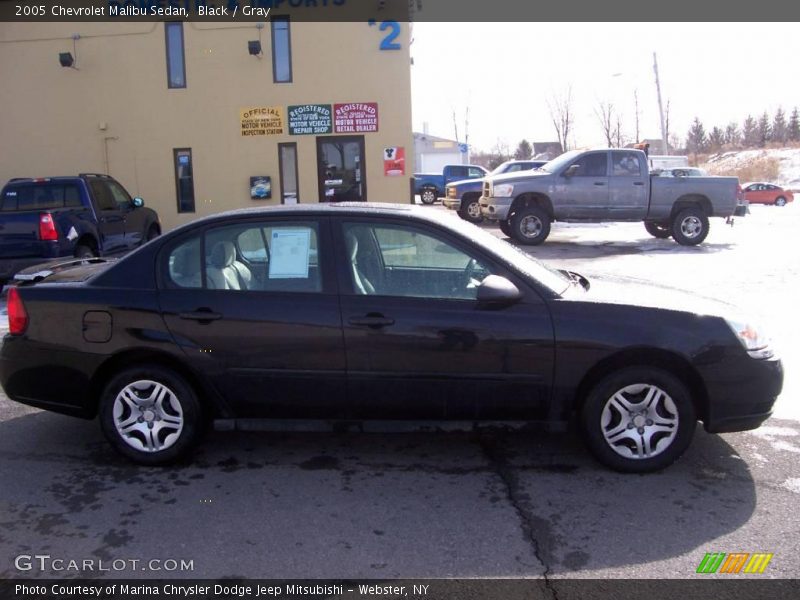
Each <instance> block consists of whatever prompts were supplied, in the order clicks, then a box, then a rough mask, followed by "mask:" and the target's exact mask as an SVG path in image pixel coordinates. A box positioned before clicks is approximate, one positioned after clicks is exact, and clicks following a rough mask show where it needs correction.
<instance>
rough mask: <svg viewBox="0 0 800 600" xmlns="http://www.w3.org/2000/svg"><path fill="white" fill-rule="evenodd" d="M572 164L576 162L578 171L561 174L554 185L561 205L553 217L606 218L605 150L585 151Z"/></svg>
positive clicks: (607, 196)
mask: <svg viewBox="0 0 800 600" xmlns="http://www.w3.org/2000/svg"><path fill="white" fill-rule="evenodd" d="M572 165H578V169H577V171H576V172H575V173H574V174H573V175H571V176H569V177H566V176H564V175H561V176H560V177H559V182H558V183H557V184H556V185H555V188H556V197H557V198H558V205H559V206H560V207H561V208H560V209H557V211H556V217H560V218H568V219H569V218H573V219H592V218H596V219H603V218H608V200H609V177H608V152H594V153H589V154H584V155H582V156H581V157H580V158H579V159H578V160H576V161H575V162H573V163H572ZM572 165H570V166H572ZM567 168H569V167H567Z"/></svg>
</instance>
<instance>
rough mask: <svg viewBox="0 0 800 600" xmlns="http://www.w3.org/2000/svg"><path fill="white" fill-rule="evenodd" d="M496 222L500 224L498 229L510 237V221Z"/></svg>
mask: <svg viewBox="0 0 800 600" xmlns="http://www.w3.org/2000/svg"><path fill="white" fill-rule="evenodd" d="M498 224H499V225H500V231H502V232H503V234H504V235H505V236H506V237H511V222H510V221H498Z"/></svg>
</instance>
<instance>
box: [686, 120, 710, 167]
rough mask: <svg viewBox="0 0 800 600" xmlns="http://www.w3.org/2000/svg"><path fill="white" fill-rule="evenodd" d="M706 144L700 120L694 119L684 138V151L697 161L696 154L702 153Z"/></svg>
mask: <svg viewBox="0 0 800 600" xmlns="http://www.w3.org/2000/svg"><path fill="white" fill-rule="evenodd" d="M707 144H708V139H707V138H706V130H705V128H704V127H703V124H702V123H701V122H700V119H699V118H697V117H695V118H694V122H693V123H692V127H691V128H690V129H689V134H688V135H687V136H686V149H687V150H688V151H689V152H692V153H694V157H695V160H697V154H698V152H703V151H704V150H705V149H706V146H707Z"/></svg>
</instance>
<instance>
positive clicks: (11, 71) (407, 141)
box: [0, 22, 414, 228]
mask: <svg viewBox="0 0 800 600" xmlns="http://www.w3.org/2000/svg"><path fill="white" fill-rule="evenodd" d="M401 27H402V33H401V35H400V37H399V38H398V39H397V41H399V42H400V43H401V45H402V49H401V50H397V51H380V50H379V49H378V46H379V43H380V40H381V39H382V38H383V37H384V36H385V33H381V32H379V31H378V30H377V28H376V27H369V26H368V25H367V24H366V23H305V22H292V24H291V40H292V69H293V82H292V83H288V84H275V83H273V81H272V57H271V40H270V28H269V25H267V27H265V28H264V29H263V30H262V46H263V50H264V56H263V58H261V59H258V58H256V57H253V56H250V55H249V54H248V52H247V41H248V40H252V39H257V37H258V31H257V30H256V28H255V26H254V25H250V24H241V23H240V24H234V25H231V24H229V23H184V39H185V51H186V80H187V87H186V88H185V89H168V87H167V74H166V65H165V62H166V59H165V42H164V24H163V23H146V22H145V23H2V24H0V73H1V74H2V85H0V180H2V182H4V181H6V180H7V179H9V178H11V177H23V176H33V177H35V176H52V175H69V174H76V173H78V172H105V171H106V165H105V156H104V145H107V147H108V169H107V170H108V172H109V173H110V174H111V175H112V176H114V177H116V178H117V179H118V180H119V181H120V182H122V184H123V185H125V186H126V187H127V188H128V190H129V191H130V192H131V193H132V194H134V195H139V196H142V197H143V198H144V199H145V202H146V203H147V205H148V206H152V207H154V208H156V209H157V210H158V211H159V214H160V216H161V220H162V223H163V224H164V225H165V227H166V228H171V227H174V226H176V225H178V224H180V223H183V222H186V221H188V220H191V219H192V218H195V217H198V216H202V215H206V214H209V213H213V212H218V211H221V210H227V209H230V208H238V207H246V206H257V205H264V204H270V203H272V204H275V203H278V202H280V200H279V196H280V184H279V170H278V153H277V149H278V143H279V142H296V143H297V149H298V169H299V187H300V201H301V202H317V200H318V187H317V169H316V161H317V156H316V143H315V137H316V136H313V135H304V136H299V135H295V136H290V135H288V128H287V130H286V133H285V134H284V135H273V136H263V137H242V136H241V134H240V120H239V111H240V109H241V108H245V107H250V106H281V107H283V109H284V112H285V108H286V106H288V105H290V104H306V103H318V104H331V105H332V104H335V103H340V102H377V103H378V106H379V130H378V132H375V133H365V134H363V135H364V138H365V157H364V160H365V162H366V181H367V193H368V199H369V200H370V201H392V202H403V203H405V202H408V199H409V177H410V176H411V174H412V173H413V169H414V165H413V155H414V153H413V147H414V146H413V140H412V133H411V84H410V72H409V70H410V66H409V51H408V45H409V32H408V24H407V23H402V24H401ZM74 33H77V34H80V35H81V39H80V40H78V41H77V53H76V54H77V61H76V66H77V67H78V70H75V69H69V68H64V67H61V66H60V65H59V63H58V53H59V52H67V51H70V52H72V51H73V41H72V39H71V36H72V34H74ZM57 38H60V39H57ZM101 124H105V127H106V128H105V130H101V128H100V127H101ZM106 137H110V138H114V139H110V140H108V141H107V142H104V138H106ZM389 146H404V147H405V149H406V161H407V165H406V175H405V176H402V177H387V176H384V174H383V148H384V147H389ZM183 147H189V148H192V155H193V163H194V165H193V166H194V185H195V198H196V208H197V211H196V213H194V214H180V215H179V214H178V213H177V208H176V204H177V201H176V192H175V177H174V163H173V148H183ZM257 175H270V176H271V177H272V187H273V193H272V200H269V201H263V200H262V201H254V200H251V199H250V193H249V192H250V185H249V181H250V177H251V176H257Z"/></svg>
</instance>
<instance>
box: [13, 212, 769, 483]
mask: <svg viewBox="0 0 800 600" xmlns="http://www.w3.org/2000/svg"><path fill="white" fill-rule="evenodd" d="M21 277H23V278H26V277H27V279H29V282H27V283H26V282H23V283H22V284H21V285H20V286H19V287H16V288H12V289H11V290H10V291H9V297H8V313H9V334H8V335H7V336H6V337H5V340H4V342H3V347H2V354H1V355H0V380H1V381H2V385H3V387H4V388H5V390H6V393H7V394H8V396H9V397H10V398H11V399H13V400H16V401H17V402H23V403H26V404H30V405H33V406H37V407H41V408H46V409H49V410H53V411H57V412H62V413H65V414H71V415H75V416H80V417H86V418H93V417H95V416H96V415H99V418H100V424H101V426H102V429H103V431H104V432H105V434H106V436H107V437H108V439H109V441H110V442H111V444H113V446H114V447H115V448H116V449H117V450H118V451H119V452H121V453H122V454H124V455H126V456H127V457H129V458H131V459H133V460H135V461H137V462H140V463H145V464H159V463H165V462H169V461H172V460H175V459H176V458H178V457H180V456H182V455H185V454H187V453H188V452H189V451H190V450H191V448H192V447H193V445H194V444H195V442H196V441H197V439H198V436H199V434H200V432H201V431H202V429H203V426H204V423H205V422H206V421H207V420H208V419H215V420H217V422H218V424H219V425H225V424H227V425H228V426H230V425H234V424H236V423H240V422H242V420H244V419H247V420H252V419H270V420H273V423H278V422H281V421H285V420H298V419H300V420H303V422H304V424H309V425H310V424H316V425H319V424H323V423H324V424H334V423H342V422H346V423H348V424H354V423H356V424H359V423H366V424H371V423H372V422H373V421H381V424H382V425H387V424H388V425H390V426H391V425H392V424H395V425H397V424H398V423H400V422H405V421H409V420H411V421H415V422H418V421H429V422H433V423H437V422H438V423H441V422H442V421H444V420H447V421H461V422H464V423H468V424H480V423H484V422H494V421H503V422H510V421H514V422H531V421H546V422H550V423H561V424H563V423H567V422H569V421H571V420H573V419H574V420H575V422H577V423H578V424H579V426H580V428H581V429H582V432H583V434H584V438H585V440H586V442H587V445H588V447H589V448H590V450H591V451H592V453H593V454H594V455H595V456H596V457H597V458H598V459H599V460H600V461H601V462H603V463H604V464H606V465H608V466H609V467H611V468H614V469H618V470H622V471H632V472H644V471H652V470H656V469H660V468H663V467H665V466H667V465H668V464H670V463H671V462H673V461H674V460H675V459H676V458H677V457H678V456H680V454H681V453H682V452H683V451H684V450H685V449H686V447H687V446H688V445H689V443H690V441H691V439H692V435H693V433H694V430H695V426H696V424H697V421H698V420H700V421H702V423H703V425H704V427H705V429H706V430H707V431H709V432H726V431H740V430H745V429H752V428H755V427H758V426H759V425H760V424H761V423H762V422H763V421H764V420H765V419H766V418H768V417H769V415H770V413H771V410H772V405H773V403H774V402H775V398H776V397H777V396H778V394H779V393H780V390H781V385H782V380H783V372H782V366H781V362H780V361H779V360H778V359H777V358H776V357H775V356H774V355H773V352H772V350H771V348H770V346H769V344H768V342H767V341H766V339H765V338H764V337H763V332H761V331H759V330H758V329H757V328H755V327H754V326H753V325H752V324H750V323H748V321H747V320H746V319H744V318H742V317H741V316H740V315H738V314H737V312H736V310H735V309H734V308H733V307H731V306H728V305H724V304H722V303H719V302H715V301H711V300H707V299H702V298H697V297H693V296H689V295H685V294H682V293H679V292H676V291H675V290H670V289H667V288H659V287H653V286H647V285H642V284H641V283H638V284H636V283H630V282H620V281H616V282H614V281H611V280H607V279H604V278H597V279H594V280H592V281H591V282H590V281H588V280H587V279H586V278H584V277H582V276H581V275H578V274H575V273H570V272H564V271H555V270H551V269H550V268H548V267H546V266H545V265H543V264H542V263H540V262H538V261H536V260H535V259H533V258H531V257H530V256H528V255H527V254H525V253H523V252H521V251H519V250H518V249H516V248H515V247H513V246H511V245H510V244H508V243H507V242H505V241H501V240H499V239H498V238H496V237H494V236H492V235H491V234H490V233H487V232H485V231H483V230H481V229H479V228H477V227H475V226H474V225H471V224H468V223H465V222H463V221H461V220H460V219H457V218H454V217H452V216H450V215H444V214H440V213H439V212H438V211H430V210H425V209H423V208H421V207H417V208H415V207H411V206H391V205H380V206H375V205H365V204H357V205H351V204H339V205H307V206H291V207H288V206H287V207H275V208H271V209H261V210H245V211H236V212H229V213H224V214H219V215H215V216H212V217H208V218H205V219H201V220H198V221H195V222H194V223H191V224H189V225H186V226H183V227H181V228H179V229H176V230H175V231H173V232H171V233H169V234H167V235H164V236H162V237H160V238H158V239H156V240H154V241H152V242H149V243H148V244H146V245H145V246H143V247H141V248H140V249H138V250H136V251H134V252H133V253H131V254H130V255H128V256H127V257H125V258H123V259H121V260H119V261H103V260H100V259H98V260H94V261H82V262H81V261H73V262H71V263H67V264H64V265H51V266H48V267H39V268H32V269H29V270H28V271H26V272H23V274H22V275H21ZM532 435H534V434H532Z"/></svg>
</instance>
